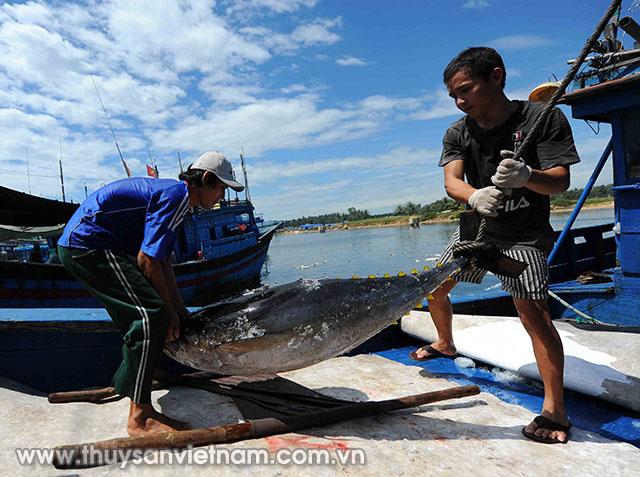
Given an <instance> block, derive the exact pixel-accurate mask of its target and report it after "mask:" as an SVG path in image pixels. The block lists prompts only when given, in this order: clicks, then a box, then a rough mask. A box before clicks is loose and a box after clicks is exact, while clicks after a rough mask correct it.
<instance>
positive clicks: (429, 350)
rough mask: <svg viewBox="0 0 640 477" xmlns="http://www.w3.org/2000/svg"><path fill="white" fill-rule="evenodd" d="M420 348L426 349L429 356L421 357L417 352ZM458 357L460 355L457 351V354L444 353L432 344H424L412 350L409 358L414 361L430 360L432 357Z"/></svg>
mask: <svg viewBox="0 0 640 477" xmlns="http://www.w3.org/2000/svg"><path fill="white" fill-rule="evenodd" d="M420 350H424V351H426V352H427V353H429V354H428V355H427V356H424V357H420V356H418V355H417V354H416V353H417V352H418V351H420ZM457 357H458V354H457V353H456V354H444V353H442V352H440V351H438V350H437V349H435V348H434V347H433V346H431V345H425V346H422V347H421V348H418V349H417V350H415V351H412V352H411V353H409V358H411V359H412V360H414V361H429V360H430V359H437V358H445V359H456V358H457Z"/></svg>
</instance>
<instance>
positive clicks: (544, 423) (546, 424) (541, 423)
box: [522, 416, 571, 444]
mask: <svg viewBox="0 0 640 477" xmlns="http://www.w3.org/2000/svg"><path fill="white" fill-rule="evenodd" d="M533 422H535V423H536V424H537V425H538V427H537V428H536V430H538V429H540V428H542V429H548V430H550V431H562V432H565V433H566V434H567V437H566V438H565V440H564V441H559V440H558V439H553V438H551V437H544V436H539V435H537V434H535V431H534V432H528V431H526V430H525V429H526V427H523V428H522V435H523V436H525V437H527V438H529V439H531V440H532V441H536V442H542V443H543V444H566V443H567V442H569V437H570V436H571V432H569V430H570V429H571V423H569V424H568V425H567V426H564V425H562V424H560V423H558V422H555V421H552V420H551V419H549V418H546V417H544V416H537V417H536V418H535V419H534V420H533Z"/></svg>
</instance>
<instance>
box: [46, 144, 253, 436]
mask: <svg viewBox="0 0 640 477" xmlns="http://www.w3.org/2000/svg"><path fill="white" fill-rule="evenodd" d="M227 187H231V188H232V189H234V190H236V191H241V190H243V189H244V187H243V186H242V185H241V184H240V183H238V182H237V181H236V180H235V179H234V176H233V170H232V167H231V164H230V163H229V161H227V159H225V157H224V156H223V155H222V154H221V153H219V152H215V151H214V152H207V153H205V154H203V155H202V156H200V157H199V158H198V160H196V162H194V163H193V164H192V165H191V166H190V167H189V169H188V170H187V172H186V173H183V174H181V175H180V181H176V180H173V179H152V178H143V177H133V178H129V179H122V180H119V181H116V182H113V183H111V184H109V185H107V186H105V187H103V188H101V189H99V190H97V191H96V192H94V193H93V194H91V195H90V196H89V197H88V198H87V199H86V200H85V201H84V202H83V203H82V204H81V205H80V207H79V208H78V210H77V211H76V212H75V214H74V215H73V217H71V219H70V220H69V222H68V223H67V225H66V227H65V229H64V232H63V234H62V237H60V240H59V242H58V251H59V256H60V260H61V261H62V263H63V264H64V266H65V268H66V269H67V270H68V271H69V273H71V275H73V276H74V277H75V278H77V279H78V281H80V283H82V284H83V285H84V286H85V287H86V288H87V289H88V290H89V291H90V292H91V293H92V294H93V295H94V296H95V297H96V298H97V299H98V300H100V301H101V302H102V304H103V305H104V307H105V308H106V310H107V312H108V313H109V315H110V316H111V318H112V320H113V321H114V323H115V324H116V326H117V327H118V329H119V330H120V331H121V332H122V334H123V337H124V345H123V347H122V358H123V359H122V363H121V364H120V367H119V368H118V370H117V371H116V373H115V376H114V378H113V382H114V386H115V389H116V392H117V393H118V394H120V395H124V396H128V397H129V398H131V407H130V411H129V418H128V422H127V432H128V433H129V435H130V436H141V435H148V434H153V433H157V432H166V431H172V430H181V429H187V428H188V427H189V425H188V424H187V423H185V422H181V421H178V420H176V419H171V418H169V417H167V416H165V415H163V414H161V413H160V412H158V411H156V410H155V409H154V408H153V406H152V404H151V383H152V379H153V375H154V371H155V368H156V365H157V363H158V360H159V358H160V355H161V353H162V350H163V348H164V344H165V342H168V341H172V340H175V339H177V338H178V337H179V336H180V319H181V318H184V317H185V316H187V314H188V311H187V309H186V307H185V305H184V303H183V302H182V298H181V297H180V294H179V292H178V287H177V285H176V279H175V276H174V274H173V269H172V266H171V263H170V256H171V253H172V250H173V245H174V243H175V239H176V231H177V230H178V227H179V226H180V224H181V223H182V220H183V219H184V216H185V214H186V213H187V211H188V210H189V208H190V207H202V208H205V209H207V208H211V207H213V205H214V204H215V203H217V202H218V201H219V200H220V199H221V198H223V197H224V192H225V189H226V188H227ZM132 257H135V263H134V260H132Z"/></svg>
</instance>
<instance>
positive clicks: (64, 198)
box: [58, 139, 67, 202]
mask: <svg viewBox="0 0 640 477" xmlns="http://www.w3.org/2000/svg"><path fill="white" fill-rule="evenodd" d="M58 163H59V164H60V185H61V186H62V202H66V201H67V198H66V196H65V195H64V175H63V174H62V139H60V160H59V161H58Z"/></svg>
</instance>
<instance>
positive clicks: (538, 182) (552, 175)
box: [524, 166, 571, 195]
mask: <svg viewBox="0 0 640 477" xmlns="http://www.w3.org/2000/svg"><path fill="white" fill-rule="evenodd" d="M570 179H571V176H570V173H569V166H556V167H551V168H550V169H547V170H545V171H538V170H535V169H532V170H531V177H530V178H529V181H528V182H527V183H526V184H525V185H524V186H525V187H526V188H527V189H529V190H532V191H533V192H537V193H538V194H543V195H555V194H559V193H560V192H564V191H565V190H567V189H568V188H569V183H570Z"/></svg>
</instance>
